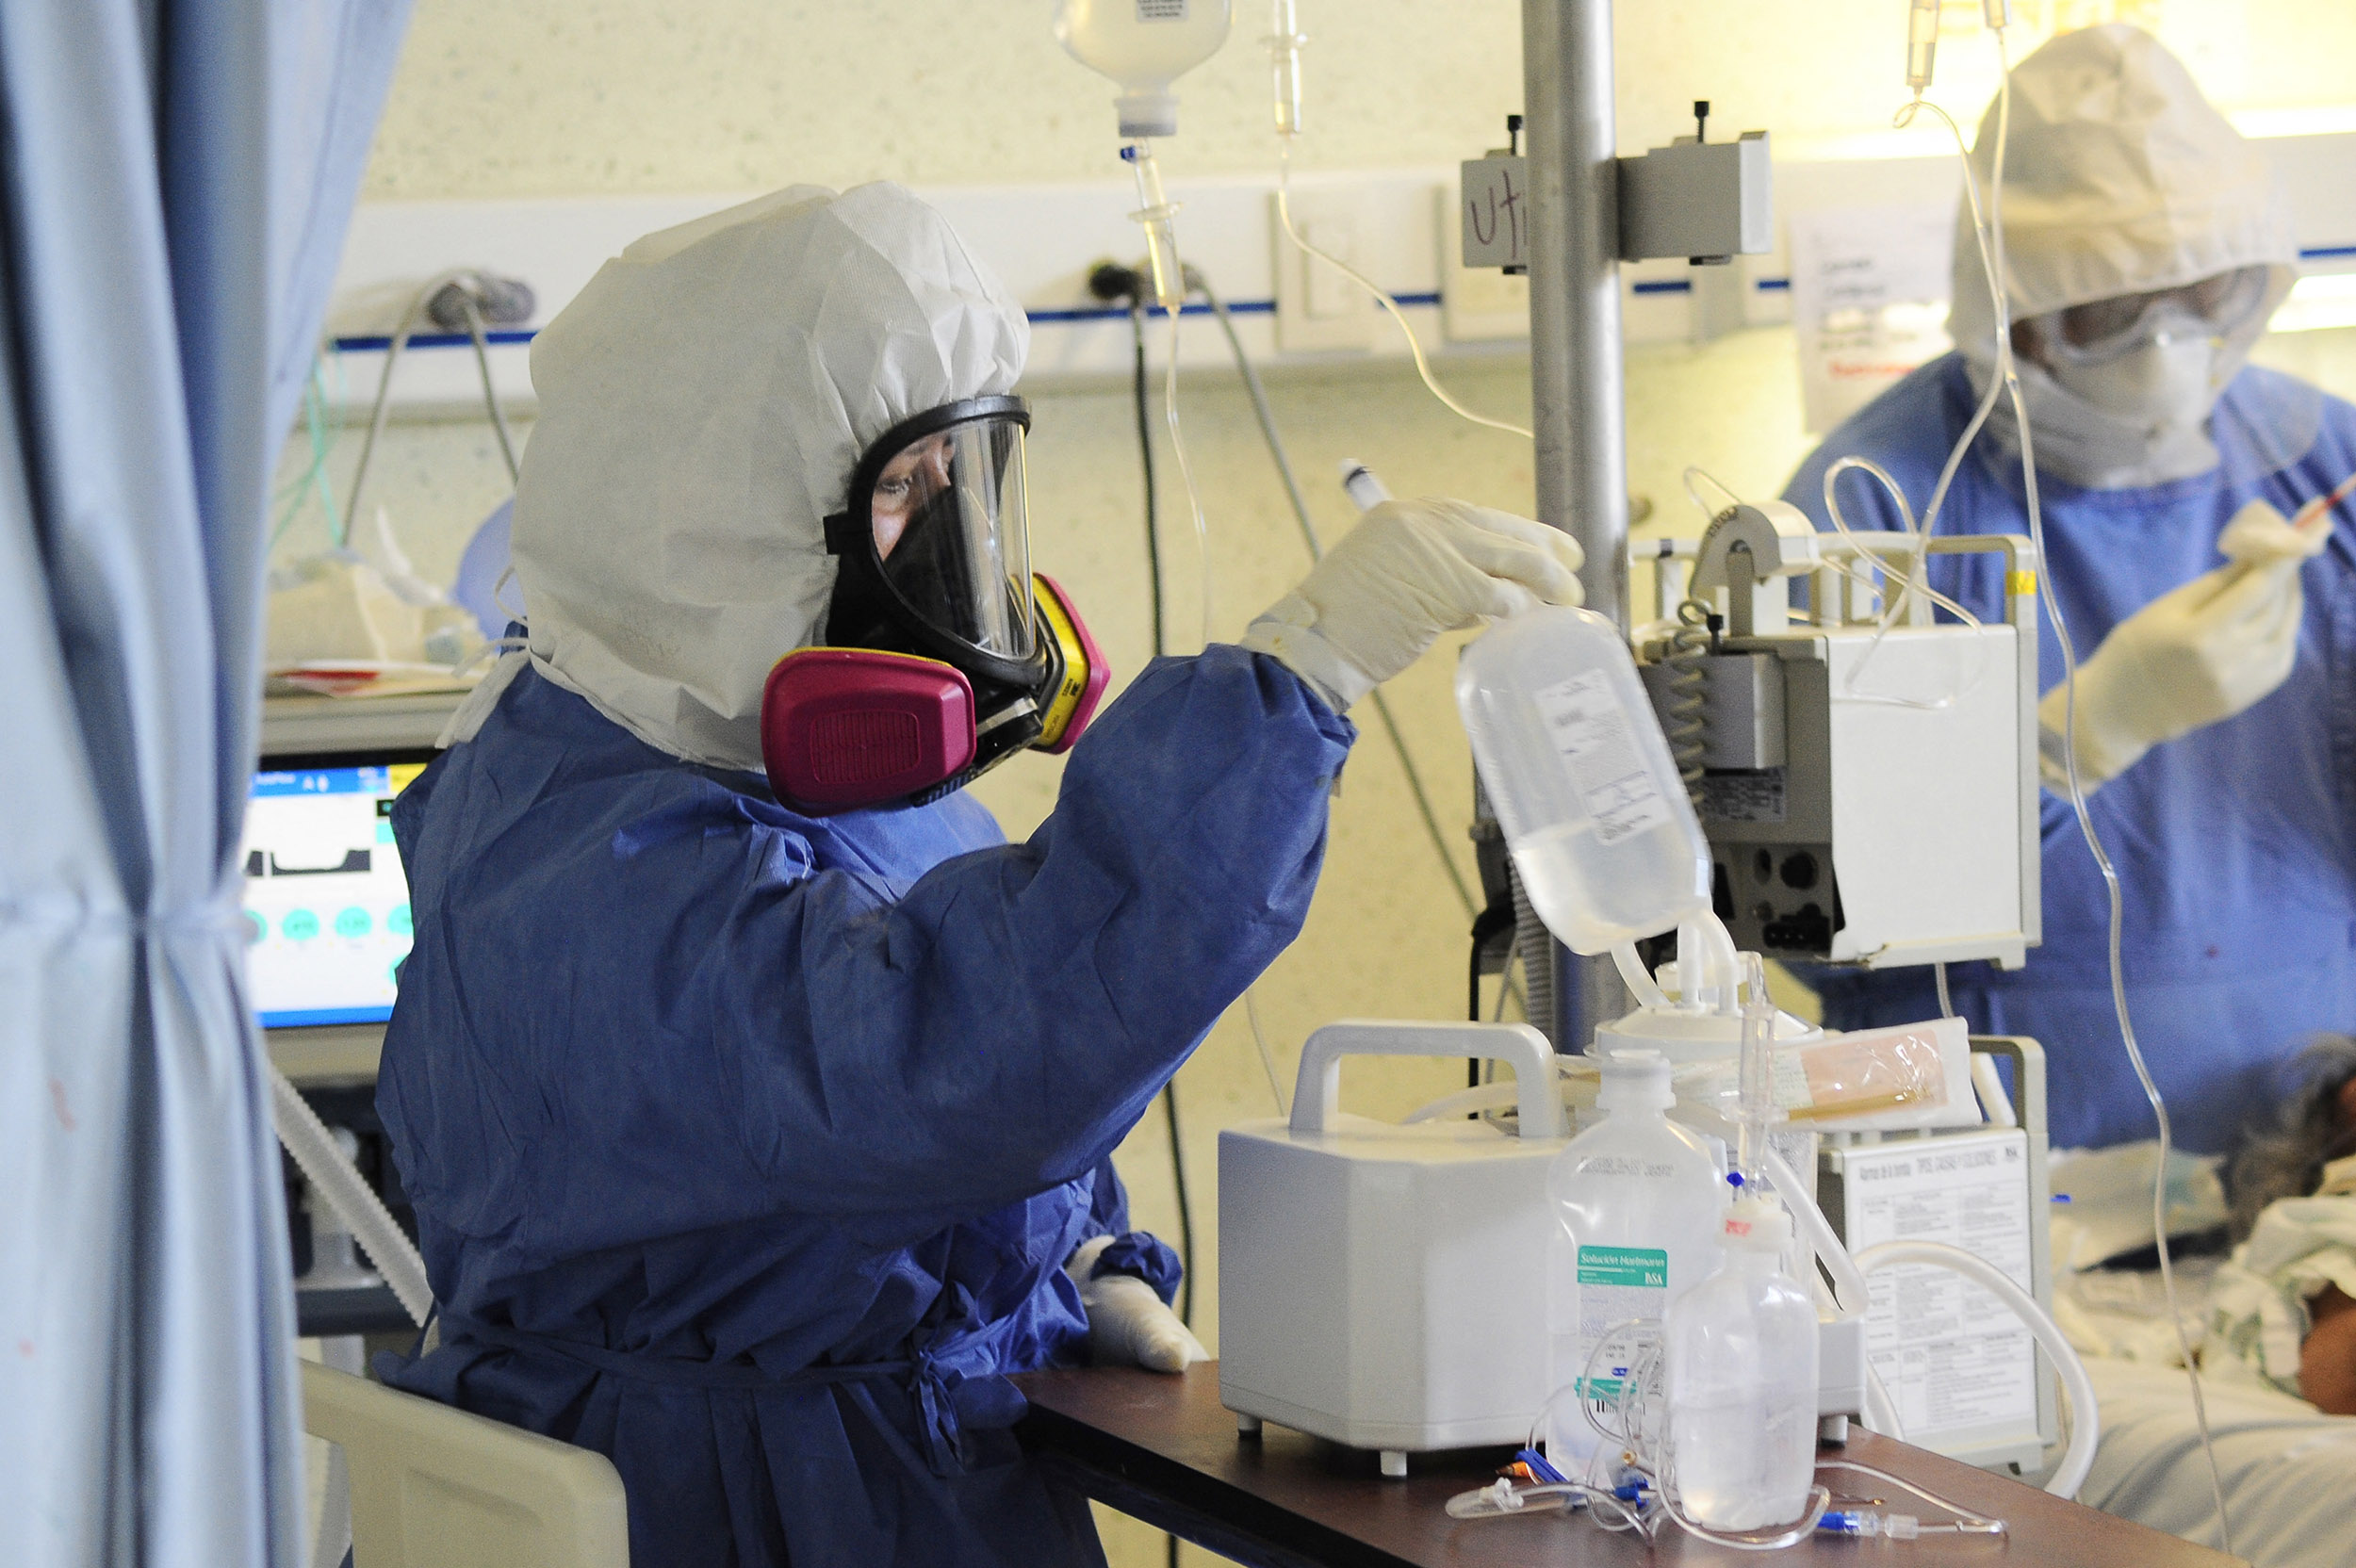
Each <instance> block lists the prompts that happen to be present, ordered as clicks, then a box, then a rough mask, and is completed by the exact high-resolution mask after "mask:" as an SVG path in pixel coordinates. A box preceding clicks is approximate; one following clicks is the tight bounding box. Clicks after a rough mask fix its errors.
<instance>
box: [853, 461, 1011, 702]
mask: <svg viewBox="0 0 2356 1568" xmlns="http://www.w3.org/2000/svg"><path fill="white" fill-rule="evenodd" d="M867 502H868V518H869V522H870V524H871V526H872V529H873V538H874V542H875V555H876V559H877V562H878V564H879V565H880V567H881V570H882V574H883V580H884V581H885V582H886V584H888V585H889V586H890V588H891V590H892V594H893V596H896V597H897V598H898V599H899V600H900V601H901V603H902V604H903V605H905V606H906V607H907V608H908V609H909V610H911V611H913V612H914V613H916V614H917V615H918V616H919V617H921V618H922V619H923V620H924V622H925V624H927V625H929V626H931V627H933V628H935V629H938V630H940V631H942V632H945V633H947V634H948V635H949V636H951V637H954V638H956V639H957V640H958V641H959V642H962V643H966V644H968V645H972V646H973V647H974V648H977V649H979V650H980V651H982V652H984V653H988V654H994V655H996V656H998V657H1000V658H1003V659H1028V658H1029V657H1030V656H1031V651H1032V648H1033V646H1034V645H1035V641H1036V636H1035V631H1034V628H1033V612H1032V605H1031V564H1030V539H1029V531H1028V516H1029V514H1028V509H1027V500H1026V496H1025V493H1024V484H1023V426H1022V423H1021V422H1020V421H1019V420H1017V419H1013V418H1008V417H997V416H993V417H982V418H976V419H970V420H966V421H964V422H962V423H959V424H955V425H951V426H949V427H948V428H946V429H944V430H938V431H934V432H931V433H928V434H924V435H920V436H917V437H915V438H913V439H911V440H910V441H908V444H907V445H905V446H903V447H902V448H901V449H899V450H897V451H896V452H893V453H892V455H891V456H890V457H888V458H886V459H885V460H884V462H883V464H882V466H880V467H879V468H878V469H877V470H876V474H875V482H874V484H873V486H872V487H871V488H870V490H869V492H868V497H867Z"/></svg>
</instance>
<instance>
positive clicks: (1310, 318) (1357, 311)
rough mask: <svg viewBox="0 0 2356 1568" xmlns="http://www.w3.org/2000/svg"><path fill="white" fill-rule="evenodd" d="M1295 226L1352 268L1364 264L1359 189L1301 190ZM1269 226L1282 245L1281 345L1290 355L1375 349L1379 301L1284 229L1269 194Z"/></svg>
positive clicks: (1278, 294) (1279, 262) (1279, 283)
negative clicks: (1308, 250)
mask: <svg viewBox="0 0 2356 1568" xmlns="http://www.w3.org/2000/svg"><path fill="white" fill-rule="evenodd" d="M1291 206H1292V219H1293V227H1294V228H1295V229H1297V230H1299V231H1300V233H1301V238H1303V239H1305V240H1307V241H1308V242H1309V243H1310V244H1312V245H1314V246H1316V247H1317V249H1318V250H1320V251H1324V252H1326V253H1328V254H1330V255H1333V256H1334V257H1335V258H1337V259H1339V260H1341V261H1344V262H1348V263H1349V264H1350V266H1352V267H1356V266H1359V265H1361V257H1362V256H1363V254H1364V249H1365V248H1364V246H1363V245H1362V243H1361V237H1363V236H1364V235H1365V234H1366V222H1367V214H1366V201H1365V199H1364V197H1363V196H1362V195H1361V194H1360V193H1359V192H1357V191H1352V190H1336V189H1310V190H1296V191H1294V193H1293V196H1292V201H1291ZM1268 226H1269V228H1270V229H1271V230H1272V231H1273V232H1274V236H1275V244H1276V257H1275V261H1276V266H1275V272H1276V346H1277V347H1278V348H1279V349H1281V350H1283V351H1284V352H1286V353H1298V352H1303V351H1307V352H1317V351H1337V350H1348V349H1358V350H1364V349H1366V348H1368V347H1370V346H1371V345H1372V343H1373V338H1374V327H1375V319H1374V313H1375V310H1376V308H1377V307H1376V305H1375V302H1374V300H1373V297H1372V296H1371V295H1369V294H1367V292H1366V290H1365V289H1364V288H1361V287H1360V286H1358V285H1357V284H1355V283H1353V282H1352V281H1351V280H1350V278H1348V277H1346V276H1345V275H1344V274H1343V273H1342V272H1341V270H1339V269H1337V268H1335V267H1333V265H1332V264H1331V263H1329V262H1326V261H1323V260H1320V259H1319V258H1317V257H1316V256H1313V255H1310V254H1308V253H1305V252H1304V251H1302V250H1301V247H1299V246H1298V245H1295V244H1294V243H1293V242H1292V238H1291V237H1290V236H1288V235H1286V234H1285V233H1284V222H1283V220H1282V219H1281V218H1280V217H1279V216H1278V214H1277V212H1276V198H1275V197H1274V196H1273V195H1271V196H1270V197H1269V198H1268Z"/></svg>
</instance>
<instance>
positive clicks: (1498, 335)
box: [1433, 186, 1530, 343]
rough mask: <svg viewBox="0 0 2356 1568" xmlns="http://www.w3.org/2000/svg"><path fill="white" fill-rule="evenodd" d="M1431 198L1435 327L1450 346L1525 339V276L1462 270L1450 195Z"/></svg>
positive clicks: (1487, 269) (1527, 330)
mask: <svg viewBox="0 0 2356 1568" xmlns="http://www.w3.org/2000/svg"><path fill="white" fill-rule="evenodd" d="M1433 195H1434V196H1435V197H1436V198H1437V200H1438V202H1439V219H1438V221H1437V222H1436V223H1435V224H1434V225H1433V231H1434V232H1435V233H1436V234H1437V235H1438V236H1439V240H1440V326H1441V330H1442V331H1444V332H1446V333H1447V334H1448V341H1449V342H1451V343H1486V342H1495V341H1497V340H1499V339H1510V338H1516V337H1527V336H1529V335H1530V277H1529V274H1527V273H1523V272H1508V271H1505V270H1502V269H1499V268H1496V267H1467V266H1465V265H1464V261H1463V259H1462V256H1461V254H1460V253H1459V249H1458V244H1457V227H1456V192H1455V191H1454V190H1452V189H1450V188H1448V187H1447V186H1441V187H1440V188H1438V189H1437V190H1436V191H1434V192H1433Z"/></svg>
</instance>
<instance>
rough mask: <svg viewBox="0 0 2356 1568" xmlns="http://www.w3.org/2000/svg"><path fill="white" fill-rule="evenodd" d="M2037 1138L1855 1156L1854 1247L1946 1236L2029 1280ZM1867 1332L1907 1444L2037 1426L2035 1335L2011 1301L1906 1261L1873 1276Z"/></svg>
mask: <svg viewBox="0 0 2356 1568" xmlns="http://www.w3.org/2000/svg"><path fill="white" fill-rule="evenodd" d="M2027 1149H2028V1135H2027V1134H2025V1133H2021V1132H2008V1133H1993V1134H1986V1133H1984V1134H1974V1135H1961V1136H1958V1137H1955V1138H1954V1139H1947V1138H1938V1139H1932V1140H1928V1141H1926V1142H1921V1143H1906V1144H1898V1145H1890V1146H1884V1147H1881V1148H1873V1149H1857V1150H1852V1151H1850V1152H1849V1153H1848V1156H1847V1162H1846V1163H1847V1167H1848V1176H1849V1180H1850V1183H1851V1187H1850V1191H1851V1194H1852V1196H1851V1197H1850V1199H1849V1201H1848V1204H1849V1216H1848V1242H1849V1246H1850V1247H1851V1248H1853V1249H1855V1250H1858V1251H1863V1250H1865V1249H1866V1248H1868V1247H1871V1246H1873V1245H1874V1244H1875V1243H1877V1242H1884V1241H1898V1240H1912V1241H1943V1242H1945V1243H1947V1244H1948V1245H1949V1246H1951V1247H1960V1248H1962V1249H1963V1250H1965V1251H1967V1252H1970V1253H1972V1254H1973V1255H1974V1256H1976V1257H1980V1258H1984V1259H1986V1260H1987V1261H1988V1262H1989V1263H1991V1264H1994V1265H1995V1266H1997V1267H1998V1268H2001V1269H2003V1270H2004V1272H2005V1273H2006V1274H2008V1275H2010V1276H2011V1277H2012V1279H2013V1282H2015V1283H2016V1284H2018V1285H2020V1286H2021V1289H2023V1290H2027V1289H2028V1288H2029V1287H2030V1274H2029V1257H2030V1237H2029V1214H2028V1191H2029V1187H2028V1154H2027ZM1867 1284H1868V1285H1869V1286H1870V1287H1871V1291H1872V1296H1871V1300H1872V1303H1873V1304H1872V1306H1871V1307H1870V1308H1869V1309H1868V1310H1867V1312H1866V1315H1865V1335H1866V1348H1867V1351H1868V1353H1869V1354H1870V1355H1871V1356H1872V1357H1873V1369H1874V1370H1875V1371H1876V1372H1878V1373H1880V1374H1881V1378H1882V1381H1883V1382H1884V1383H1886V1384H1888V1385H1889V1388H1890V1397H1891V1398H1892V1399H1894V1400H1895V1401H1896V1403H1897V1406H1898V1415H1899V1419H1900V1420H1902V1421H1903V1422H1905V1424H1906V1440H1907V1441H1908V1442H1910V1443H1920V1444H1923V1445H1925V1446H1934V1447H1936V1446H1938V1445H1939V1440H1940V1439H1942V1438H1945V1437H1948V1436H1950V1435H1961V1434H1965V1433H1970V1434H1972V1435H1974V1436H1975V1437H1980V1438H1983V1439H1985V1438H1986V1437H1987V1436H1988V1433H1990V1432H1991V1430H1993V1431H1996V1432H2004V1431H2005V1430H2007V1429H2008V1430H2009V1431H2010V1432H2012V1433H2013V1434H2016V1435H2018V1436H2019V1437H2021V1439H2023V1440H2026V1439H2028V1438H2030V1437H2033V1436H2034V1435H2035V1433H2036V1431H2037V1375H2036V1360H2035V1357H2034V1356H2033V1355H2032V1354H2031V1341H2030V1338H2029V1331H2028V1330H2027V1329H2025V1328H2023V1327H2022V1326H2021V1322H2020V1320H2019V1319H2018V1318H2016V1317H2014V1316H2013V1315H2012V1314H2011V1312H2010V1311H2009V1310H2007V1309H2006V1308H2005V1306H2004V1303H2003V1302H2002V1301H1999V1300H1998V1299H1996V1298H1995V1297H1994V1296H1993V1295H1991V1294H1989V1293H1988V1291H1987V1290H1985V1289H1983V1288H1981V1287H1980V1286H1978V1285H1976V1284H1973V1283H1972V1282H1970V1281H1968V1280H1965V1279H1963V1278H1961V1277H1959V1276H1957V1275H1955V1274H1951V1273H1949V1272H1947V1271H1946V1270H1945V1269H1943V1268H1939V1267H1935V1266H1931V1265H1927V1264H1906V1265H1902V1266H1898V1267H1896V1268H1886V1269H1877V1270H1875V1271H1874V1273H1873V1276H1872V1277H1871V1278H1870V1279H1869V1280H1868V1281H1867Z"/></svg>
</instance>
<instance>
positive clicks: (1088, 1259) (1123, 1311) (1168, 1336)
mask: <svg viewBox="0 0 2356 1568" xmlns="http://www.w3.org/2000/svg"><path fill="white" fill-rule="evenodd" d="M1112 1244H1113V1238H1112V1237H1111V1236H1108V1235H1106V1236H1095V1237H1092V1238H1090V1239H1089V1240H1088V1241H1084V1242H1082V1243H1081V1244H1080V1245H1079V1246H1078V1247H1077V1248H1075V1249H1074V1250H1072V1257H1071V1260H1070V1261H1069V1262H1067V1263H1066V1264H1065V1265H1064V1272H1065V1273H1067V1274H1069V1275H1071V1276H1072V1283H1074V1284H1076V1285H1078V1286H1079V1287H1080V1304H1081V1305H1082V1306H1084V1307H1086V1308H1087V1309H1088V1359H1089V1360H1090V1361H1093V1362H1094V1363H1095V1364H1097V1365H1099V1366H1142V1367H1144V1368H1145V1369H1146V1370H1147V1371H1149V1372H1183V1371H1185V1370H1186V1365H1187V1364H1188V1363H1190V1362H1198V1361H1209V1360H1210V1359H1211V1353H1210V1352H1209V1351H1208V1350H1205V1349H1204V1348H1203V1342H1202V1341H1201V1340H1199V1339H1197V1338H1195V1337H1194V1333H1193V1331H1191V1330H1190V1329H1188V1328H1187V1327H1186V1324H1185V1323H1183V1322H1181V1321H1179V1317H1178V1315H1177V1314H1176V1313H1174V1312H1172V1311H1170V1308H1168V1307H1167V1306H1165V1305H1163V1304H1162V1299H1161V1298H1160V1297H1159V1296H1156V1295H1154V1294H1153V1286H1152V1285H1150V1284H1147V1283H1146V1282H1144V1281H1143V1280H1140V1279H1138V1278H1137V1276H1136V1275H1134V1274H1098V1273H1096V1271H1095V1270H1096V1260H1097V1259H1098V1258H1100V1257H1102V1256H1104V1249H1105V1248H1107V1247H1110V1246H1111V1245H1112Z"/></svg>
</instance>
